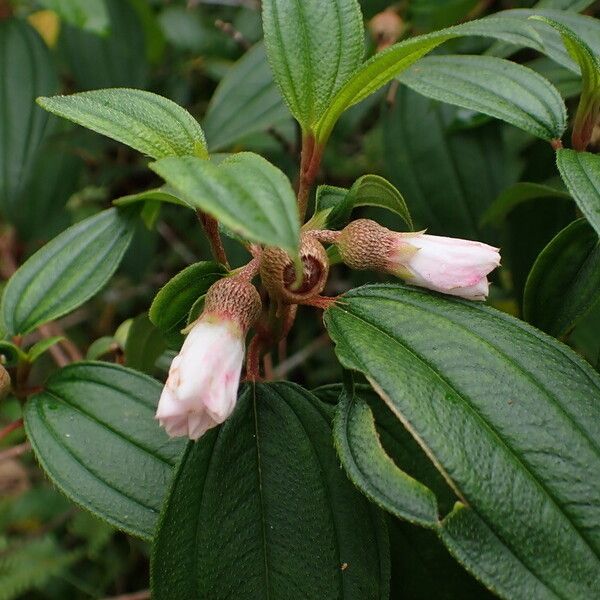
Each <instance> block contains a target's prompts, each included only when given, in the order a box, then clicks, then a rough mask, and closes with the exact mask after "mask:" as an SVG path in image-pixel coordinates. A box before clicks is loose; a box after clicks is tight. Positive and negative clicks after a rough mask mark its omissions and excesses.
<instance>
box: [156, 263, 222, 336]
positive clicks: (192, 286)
mask: <svg viewBox="0 0 600 600" xmlns="http://www.w3.org/2000/svg"><path fill="white" fill-rule="evenodd" d="M226 273H227V269H225V267H223V266H222V265H219V264H218V263H215V262H199V263H196V264H194V265H190V266H189V267H186V268H185V269H184V270H183V271H181V272H179V273H178V274H177V275H175V277H173V278H172V279H170V280H169V281H168V282H167V283H166V284H165V285H164V286H163V287H162V288H161V289H160V290H159V291H158V293H157V294H156V296H155V297H154V300H153V301H152V306H150V312H149V317H150V320H151V321H152V323H154V325H156V327H158V329H160V330H161V331H162V333H163V334H164V335H165V337H166V338H167V339H168V340H169V341H171V342H174V343H175V344H176V345H178V344H181V342H182V341H183V336H182V335H181V333H180V332H181V330H182V329H184V328H185V326H186V325H187V320H188V315H189V314H190V311H191V309H192V307H193V306H194V303H195V302H196V301H197V300H198V299H199V298H201V297H203V296H204V295H205V294H206V292H207V291H208V288H209V287H210V286H211V285H212V284H213V283H215V282H216V281H218V280H219V279H221V278H222V277H223V276H224V275H225V274H226Z"/></svg>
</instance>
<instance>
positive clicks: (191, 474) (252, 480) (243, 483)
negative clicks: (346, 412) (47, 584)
mask: <svg viewBox="0 0 600 600" xmlns="http://www.w3.org/2000/svg"><path fill="white" fill-rule="evenodd" d="M330 415H331V409H330V407H328V406H326V405H324V404H322V403H321V402H320V401H318V400H317V399H316V398H315V397H314V396H313V395H312V394H310V393H309V392H307V391H305V390H302V389H301V388H299V387H298V386H296V385H293V384H290V383H277V384H257V385H256V386H251V385H247V386H245V388H244V390H243V391H242V393H241V396H240V398H239V400H238V404H237V407H236V410H235V412H234V413H233V415H232V416H231V417H230V418H229V419H228V420H227V421H226V422H225V423H224V424H223V425H222V426H221V427H220V428H219V429H215V430H212V431H210V432H209V433H208V434H207V435H205V436H204V437H203V438H202V439H201V440H200V441H199V442H197V443H190V444H189V445H188V447H187V450H186V452H185V454H184V456H183V459H182V461H181V463H180V466H179V469H178V471H177V475H176V476H175V478H174V481H173V486H172V488H171V492H170V495H169V498H168V500H167V502H166V504H165V508H164V510H163V513H162V516H161V522H160V527H159V530H158V534H157V537H156V540H155V544H154V550H153V556H152V565H151V567H152V589H153V598H155V599H156V600H166V599H168V600H184V599H185V600H188V599H189V598H211V599H214V600H221V599H225V598H290V597H293V598H315V599H316V598H323V599H325V598H327V599H329V598H339V599H344V600H352V599H356V600H369V599H373V600H387V598H388V597H389V585H388V578H389V570H388V561H389V554H388V549H387V534H386V532H385V531H384V530H382V528H381V526H382V524H383V523H382V521H381V515H380V513H379V512H378V511H377V510H376V509H374V507H373V506H372V505H370V504H369V503H368V502H367V500H366V499H365V498H364V497H363V496H362V495H361V494H360V493H359V492H358V491H357V490H356V489H355V488H354V486H353V485H352V484H351V483H350V482H349V481H348V480H347V479H346V477H345V476H344V473H343V471H342V470H341V469H340V468H339V462H338V459H337V456H336V454H335V451H334V449H333V445H332V443H331V428H330Z"/></svg>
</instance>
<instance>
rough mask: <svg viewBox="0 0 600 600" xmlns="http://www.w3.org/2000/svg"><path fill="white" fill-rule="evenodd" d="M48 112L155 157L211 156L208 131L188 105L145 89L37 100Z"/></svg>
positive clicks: (122, 89)
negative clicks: (205, 135) (207, 141)
mask: <svg viewBox="0 0 600 600" xmlns="http://www.w3.org/2000/svg"><path fill="white" fill-rule="evenodd" d="M38 104H39V105H40V106H41V107H42V108H45V109H46V110H47V111H49V112H51V113H53V114H55V115H58V116H59V117H63V118H65V119H69V120H70V121H73V122H75V123H78V124H79V125H83V126H84V127H87V128H88V129H91V130H92V131H96V132H98V133H101V134H102V135H105V136H107V137H109V138H112V139H114V140H117V141H118V142H122V143H123V144H127V145H128V146H131V147H132V148H134V149H135V150H138V151H139V152H142V153H144V154H147V155H148V156H151V157H152V158H157V159H158V158H163V157H165V156H185V155H188V154H189V155H197V156H200V157H202V158H207V157H208V151H207V149H206V141H205V139H204V133H203V132H202V129H201V128H200V125H199V124H198V122H197V121H196V120H195V119H194V117H192V115H190V113H188V112H187V111H186V110H185V109H183V108H181V107H180V106H178V105H177V104H175V103H174V102H172V101H171V100H168V99H167V98H163V97H162V96H159V95H157V94H153V93H151V92H146V91H144V90H133V89H127V88H114V89H107V90H94V91H91V92H81V93H79V94H71V95H70V96H53V97H51V98H38Z"/></svg>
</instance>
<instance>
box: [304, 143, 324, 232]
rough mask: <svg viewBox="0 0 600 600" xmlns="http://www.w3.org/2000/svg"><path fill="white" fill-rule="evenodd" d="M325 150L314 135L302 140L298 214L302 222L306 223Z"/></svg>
mask: <svg viewBox="0 0 600 600" xmlns="http://www.w3.org/2000/svg"><path fill="white" fill-rule="evenodd" d="M322 153H323V149H322V148H321V146H319V145H318V144H317V143H316V140H315V137H314V136H313V135H312V134H309V135H305V136H304V137H303V138H302V155H301V159H300V181H299V184H298V213H299V215H300V222H301V223H304V219H305V217H306V208H307V206H308V198H309V196H310V190H311V188H312V186H313V184H314V182H315V179H316V177H317V173H318V172H319V167H320V165H321V157H322Z"/></svg>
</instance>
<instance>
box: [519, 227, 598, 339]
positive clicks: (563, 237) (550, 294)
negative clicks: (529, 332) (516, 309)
mask: <svg viewBox="0 0 600 600" xmlns="http://www.w3.org/2000/svg"><path fill="white" fill-rule="evenodd" d="M598 299H600V244H599V242H598V234H597V233H596V232H595V231H594V229H593V228H592V227H591V226H590V225H589V223H588V222H587V221H586V220H585V219H579V220H577V221H574V222H573V223H571V224H570V225H569V226H568V227H567V228H565V229H563V230H562V231H561V232H560V233H559V234H558V235H557V236H556V237H555V238H554V239H553V240H552V241H551V242H550V243H549V244H548V245H547V246H546V248H544V250H543V251H542V253H541V254H540V255H539V256H538V258H537V260H536V261H535V264H534V265H533V268H532V269H531V273H530V274H529V277H528V279H527V284H526V286H525V295H524V298H523V316H524V317H525V319H526V320H527V321H529V322H530V323H531V324H532V325H535V326H536V327H539V328H540V329H543V330H544V331H546V332H548V333H550V334H551V335H553V336H555V337H561V336H563V335H565V334H566V333H567V332H568V331H569V330H570V329H572V328H573V326H574V325H575V323H576V322H577V321H578V320H579V319H580V318H581V317H583V316H585V314H586V313H587V312H588V311H589V310H590V309H591V308H592V307H593V306H594V304H595V303H596V301H597V300H598Z"/></svg>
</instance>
